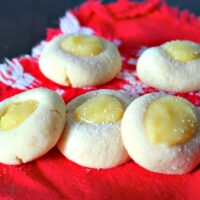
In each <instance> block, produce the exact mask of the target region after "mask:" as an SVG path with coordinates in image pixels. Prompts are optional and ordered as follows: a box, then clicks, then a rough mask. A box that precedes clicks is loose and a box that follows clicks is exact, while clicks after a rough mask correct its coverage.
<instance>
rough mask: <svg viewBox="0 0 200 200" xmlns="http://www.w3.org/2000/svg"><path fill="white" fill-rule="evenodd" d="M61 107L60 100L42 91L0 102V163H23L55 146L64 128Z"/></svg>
mask: <svg viewBox="0 0 200 200" xmlns="http://www.w3.org/2000/svg"><path fill="white" fill-rule="evenodd" d="M64 108H65V105H64V102H63V100H62V98H61V97H60V96H59V95H58V94H56V93H55V92H53V91H51V90H48V89H44V88H37V89H33V90H29V91H28V92H24V93H21V94H18V95H15V96H13V97H11V98H8V99H6V100H4V101H2V102H1V103H0V115H1V118H0V163H4V164H12V165H18V164H22V163H26V162H29V161H32V160H34V159H36V158H38V157H40V156H42V155H44V154H45V153H47V152H48V151H49V150H50V149H51V148H52V147H54V146H55V145H56V143H57V141H58V139H59V137H60V136H61V133H62V130H63V128H64V125H65V111H64Z"/></svg>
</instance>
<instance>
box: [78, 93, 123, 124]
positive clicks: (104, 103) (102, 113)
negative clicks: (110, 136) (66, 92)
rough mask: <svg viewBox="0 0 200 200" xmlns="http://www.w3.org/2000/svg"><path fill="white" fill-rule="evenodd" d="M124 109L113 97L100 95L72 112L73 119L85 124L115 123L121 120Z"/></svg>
mask: <svg viewBox="0 0 200 200" xmlns="http://www.w3.org/2000/svg"><path fill="white" fill-rule="evenodd" d="M123 114H124V108H123V105H122V104H121V102H120V101H119V100H118V99H117V98H116V97H113V96H110V95H102V96H96V97H93V98H91V99H89V100H87V101H86V102H84V103H83V104H81V105H80V106H79V107H77V108H76V110H75V111H74V119H75V120H78V121H82V122H87V123H116V122H118V121H120V120H121V118H122V116H123Z"/></svg>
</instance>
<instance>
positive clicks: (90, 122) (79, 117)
mask: <svg viewBox="0 0 200 200" xmlns="http://www.w3.org/2000/svg"><path fill="white" fill-rule="evenodd" d="M130 102H131V99H130V97H129V96H128V95H127V94H126V93H124V92H120V91H116V90H96V91H93V92H88V93H86V94H84V95H81V96H79V97H77V98H75V99H74V100H72V101H71V102H70V103H69V104H67V106H66V113H67V114H66V115H67V117H66V123H67V124H66V127H65V131H64V134H63V135H62V137H61V139H60V141H59V143H58V149H59V150H60V151H61V153H62V154H63V155H64V156H66V157H67V158H68V159H70V160H72V161H74V162H76V163H78V164H80V165H82V166H86V167H91V168H111V167H115V166H117V165H120V164H123V163H124V162H126V161H127V160H128V159H129V156H128V154H127V152H126V150H125V148H124V145H123V143H122V140H121V131H120V123H121V118H122V116H123V113H124V111H125V109H126V107H127V106H128V104H129V103H130Z"/></svg>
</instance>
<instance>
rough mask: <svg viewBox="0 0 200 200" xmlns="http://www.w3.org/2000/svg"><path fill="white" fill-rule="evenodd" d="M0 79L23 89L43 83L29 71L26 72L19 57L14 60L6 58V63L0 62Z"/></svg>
mask: <svg viewBox="0 0 200 200" xmlns="http://www.w3.org/2000/svg"><path fill="white" fill-rule="evenodd" d="M0 81H1V82H2V83H4V84H5V85H8V86H11V87H13V88H18V89H21V90H28V89H32V88H34V87H37V86H39V84H40V83H41V82H40V81H39V80H37V79H36V78H35V77H33V76H32V75H30V74H29V73H25V72H24V69H23V66H22V65H21V63H20V62H19V61H18V60H17V59H13V60H12V61H10V60H8V59H5V63H3V64H0Z"/></svg>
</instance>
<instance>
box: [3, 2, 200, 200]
mask: <svg viewBox="0 0 200 200" xmlns="http://www.w3.org/2000/svg"><path fill="white" fill-rule="evenodd" d="M63 33H64V34H71V33H83V34H93V35H98V36H101V37H104V38H107V39H108V40H110V41H112V42H113V43H114V44H115V45H116V46H117V47H118V48H119V50H120V53H121V55H122V58H123V69H122V70H121V72H120V73H119V74H118V76H117V77H116V78H115V79H114V80H113V81H111V82H109V83H108V84H106V85H103V86H101V87H86V88H79V89H77V88H72V87H64V86H60V85H57V84H56V83H53V82H52V81H50V80H48V79H47V78H46V77H44V75H43V74H42V73H41V72H40V70H39V68H38V58H39V56H40V54H41V52H42V50H43V48H44V47H45V45H46V44H47V43H48V42H49V41H50V40H52V38H54V37H55V36H57V35H59V34H63ZM199 35H200V19H199V18H198V17H196V16H194V15H193V14H191V13H189V12H188V11H183V12H179V11H178V9H177V8H170V7H168V6H167V5H166V4H165V3H162V2H161V1H159V0H149V1H145V2H142V3H138V2H134V1H133V2H132V1H126V0H121V1H118V2H115V3H110V4H107V5H104V4H101V3H100V2H99V1H88V2H86V3H84V4H83V5H81V6H80V7H78V8H76V9H74V10H70V11H67V12H66V15H65V16H64V17H63V18H61V19H60V26H59V27H58V28H56V29H52V28H48V29H47V36H46V39H45V40H44V41H41V42H40V43H39V44H38V45H37V46H36V47H34V48H33V50H32V54H31V55H25V56H20V57H18V58H14V59H13V60H5V63H3V64H0V94H1V95H0V100H3V99H5V98H7V97H10V96H13V95H14V94H17V93H20V92H23V91H26V90H29V89H31V88H37V87H47V88H49V89H52V90H55V91H56V92H57V93H59V94H60V95H62V97H63V98H64V100H65V102H66V103H67V102H68V101H69V100H71V99H73V98H74V97H76V96H78V95H80V94H83V93H85V92H87V91H90V90H95V89H100V88H109V89H116V90H125V91H126V92H128V93H129V94H130V95H133V96H140V95H143V94H145V93H150V92H154V91H158V90H157V89H155V88H152V87H149V86H147V85H145V84H143V83H142V82H140V80H139V79H138V77H137V75H136V73H135V64H136V61H137V58H138V56H139V55H140V54H141V52H142V51H144V50H145V49H146V48H148V47H151V46H155V45H160V44H162V43H164V42H166V41H169V40H174V39H188V40H192V41H194V42H199V43H200V37H199ZM173 94H174V95H178V96H182V97H184V98H186V99H188V100H189V101H191V102H192V103H194V104H195V105H196V106H200V92H198V91H197V92H190V93H173ZM199 183H200V170H199V169H198V168H197V169H195V170H194V171H193V172H191V173H189V174H186V175H181V176H176V175H160V174H156V173H151V172H149V171H147V170H145V169H143V168H141V167H140V166H138V165H137V164H136V163H134V162H133V161H131V162H129V163H127V164H124V165H122V166H119V167H116V168H113V169H106V170H96V169H88V168H84V167H81V166H79V165H76V164H75V163H73V162H71V161H69V160H67V159H66V158H64V157H63V156H62V155H61V154H60V153H59V152H58V150H57V149H56V148H54V149H53V150H51V151H50V152H49V153H48V154H47V155H45V156H43V157H42V158H40V159H37V160H36V161H33V162H30V163H28V164H24V165H21V166H6V165H3V164H0V199H92V200H100V199H101V200H104V199H105V200H107V199H119V200H121V199H142V200H149V199H154V200H168V199H173V200H195V199H199V196H200V190H199Z"/></svg>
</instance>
